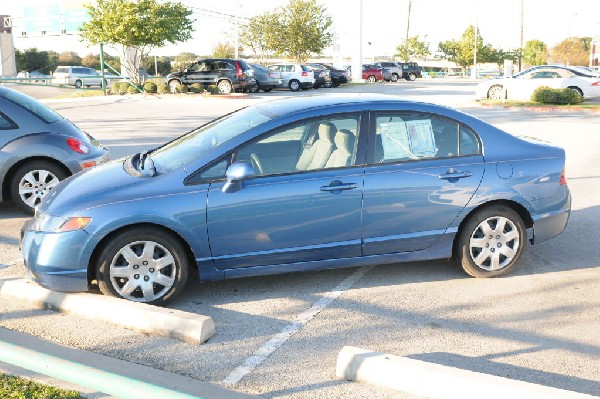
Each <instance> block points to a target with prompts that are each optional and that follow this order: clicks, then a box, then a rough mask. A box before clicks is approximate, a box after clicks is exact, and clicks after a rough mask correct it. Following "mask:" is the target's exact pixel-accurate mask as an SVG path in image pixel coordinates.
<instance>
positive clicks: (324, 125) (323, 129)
mask: <svg viewBox="0 0 600 399" xmlns="http://www.w3.org/2000/svg"><path fill="white" fill-rule="evenodd" d="M336 130H337V129H336V127H335V125H334V124H333V123H330V122H321V123H319V131H318V132H319V140H325V141H328V142H330V143H331V142H333V135H334V134H335V132H336Z"/></svg>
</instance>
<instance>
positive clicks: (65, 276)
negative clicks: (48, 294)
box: [21, 219, 89, 292]
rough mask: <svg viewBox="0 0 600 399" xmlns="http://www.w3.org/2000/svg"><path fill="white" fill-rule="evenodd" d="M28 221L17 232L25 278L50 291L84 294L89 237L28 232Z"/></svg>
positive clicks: (69, 233) (75, 234) (84, 233)
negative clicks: (25, 270) (86, 248)
mask: <svg viewBox="0 0 600 399" xmlns="http://www.w3.org/2000/svg"><path fill="white" fill-rule="evenodd" d="M33 221H34V219H31V220H30V221H28V222H27V223H25V225H24V226H23V228H22V229H21V253H22V255H23V260H24V262H25V267H26V269H27V275H28V277H30V278H31V279H32V280H33V281H35V282H37V283H38V284H40V285H41V286H43V287H45V288H48V289H50V290H53V291H62V292H82V291H87V290H88V279H87V265H88V260H89V256H87V260H86V261H84V258H86V252H87V251H85V244H86V243H87V242H88V240H89V235H88V233H86V232H85V231H84V230H76V231H70V232H66V233H54V232H42V231H34V230H31V229H30V226H31V224H32V223H33Z"/></svg>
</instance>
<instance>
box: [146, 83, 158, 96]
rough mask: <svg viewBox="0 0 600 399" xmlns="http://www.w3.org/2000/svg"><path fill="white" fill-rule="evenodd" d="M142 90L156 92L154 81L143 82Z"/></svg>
mask: <svg viewBox="0 0 600 399" xmlns="http://www.w3.org/2000/svg"><path fill="white" fill-rule="evenodd" d="M144 91H145V92H146V93H156V83H154V82H146V83H144Z"/></svg>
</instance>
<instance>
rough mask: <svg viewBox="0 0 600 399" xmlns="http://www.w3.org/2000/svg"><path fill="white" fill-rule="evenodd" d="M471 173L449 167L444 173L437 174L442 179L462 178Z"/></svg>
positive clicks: (471, 174) (469, 175)
mask: <svg viewBox="0 0 600 399" xmlns="http://www.w3.org/2000/svg"><path fill="white" fill-rule="evenodd" d="M471 176H473V173H471V172H469V171H468V170H467V171H463V170H456V169H450V170H448V171H447V172H446V173H444V174H442V175H439V176H438V177H439V178H440V179H443V180H458V179H464V178H465V177H471Z"/></svg>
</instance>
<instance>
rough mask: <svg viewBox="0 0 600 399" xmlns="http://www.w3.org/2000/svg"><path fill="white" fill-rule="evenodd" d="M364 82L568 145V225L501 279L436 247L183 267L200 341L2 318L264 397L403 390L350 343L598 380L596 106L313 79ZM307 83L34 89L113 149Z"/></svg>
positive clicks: (9, 313)
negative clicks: (69, 93) (278, 266)
mask: <svg viewBox="0 0 600 399" xmlns="http://www.w3.org/2000/svg"><path fill="white" fill-rule="evenodd" d="M371 90H375V91H378V92H385V93H391V94H398V95H401V96H403V97H404V98H407V99H419V100H421V101H429V102H439V103H442V104H445V105H453V106H457V107H459V108H463V109H464V110H465V111H466V112H468V113H471V114H473V115H475V116H478V117H480V118H482V119H484V120H486V121H489V122H491V123H493V124H495V125H497V126H498V127H500V128H503V129H505V130H508V131H510V132H512V133H515V134H525V135H528V136H534V137H538V138H541V139H543V140H546V141H548V142H550V143H553V144H557V145H561V146H563V147H565V149H566V151H567V179H568V182H569V187H570V188H571V191H572V194H573V204H572V210H573V211H572V214H571V218H570V221H569V225H568V227H567V230H566V231H565V232H564V233H563V234H562V235H560V236H559V237H556V238H554V239H551V240H549V241H546V242H544V243H541V244H539V245H535V246H528V248H527V250H526V252H525V254H524V256H523V258H522V260H521V264H520V265H519V267H518V268H517V269H516V270H515V272H514V273H513V274H512V275H509V276H507V277H504V278H499V279H473V278H469V277H467V276H466V275H465V274H464V273H463V272H462V271H460V270H459V269H458V268H457V267H456V266H455V265H454V264H453V263H452V262H449V261H443V260H442V261H430V262H415V263H406V264H398V265H386V266H378V267H373V268H368V269H343V270H330V271H320V272H310V273H298V274H288V275H279V276H268V277H254V278H245V279H239V280H229V281H220V282H211V283H203V284H199V283H197V282H192V283H191V284H190V285H189V286H188V289H187V291H186V292H185V293H184V295H182V297H181V298H179V299H178V300H177V301H176V302H174V303H172V304H171V305H170V306H171V307H173V308H176V309H181V310H185V311H189V312H196V313H198V314H204V315H207V316H210V317H212V318H213V319H214V321H215V323H216V328H217V334H216V335H215V336H214V337H213V338H211V339H210V340H209V341H208V342H207V343H206V344H204V345H201V346H194V345H190V344H185V343H182V342H179V341H175V340H172V339H168V338H161V337H151V336H147V335H144V334H140V333H136V332H133V331H129V330H125V329H119V328H115V327H113V326H110V325H105V324H103V323H101V322H94V321H88V320H83V319H81V318H78V317H76V316H71V315H60V314H56V313H54V312H52V311H46V310H36V309H32V308H29V307H28V306H27V305H24V304H21V303H8V302H7V301H3V300H0V312H1V313H0V326H4V327H7V328H10V329H14V330H17V331H21V332H25V333H28V334H32V335H35V336H38V337H43V338H45V339H48V340H50V341H52V342H56V343H60V344H64V345H67V346H71V347H74V348H80V349H85V350H89V351H92V352H96V353H99V354H103V355H107V356H111V357H114V358H117V359H123V360H127V361H130V362H134V363H138V364H142V365H146V366H149V367H155V368H158V369H161V370H164V371H168V372H173V373H177V374H182V375H185V376H190V377H193V378H196V379H199V380H202V381H208V382H213V383H217V384H220V385H222V386H227V387H231V388H234V389H237V390H240V391H243V392H247V393H254V394H259V395H261V396H264V397H266V398H286V399H287V398H289V399H291V398H294V399H296V398H311V399H312V398H344V399H353V398H357V399H358V398H365V397H370V398H389V397H395V398H413V397H414V396H411V395H403V394H401V393H397V392H392V391H389V390H386V389H383V388H378V387H372V386H368V385H364V384H358V383H353V382H346V381H341V380H339V379H337V378H336V377H335V364H336V357H337V355H338V353H339V351H340V349H341V348H342V347H343V346H346V345H351V346H357V347H362V348H366V349H369V350H374V351H378V352H385V353H390V354H394V355H397V356H407V357H411V358H414V359H418V360H425V361H431V362H435V363H438V364H442V365H447V366H452V367H458V368H462V369H466V370H473V371H478V372H483V373H489V374H492V375H497V376H502V377H507V378H512V379H518V380H522V381H527V382H532V383H536V384H542V385H547V386H551V387H555V388H561V389H567V390H572V391H576V392H581V393H587V394H592V395H599V394H600V377H599V373H598V370H599V368H598V365H599V364H600V284H599V283H600V272H599V270H600V268H599V266H600V246H599V245H598V244H597V237H596V234H597V231H598V228H599V227H600V163H599V162H598V159H599V158H598V152H597V149H598V148H600V135H598V132H599V131H600V130H599V128H600V114H597V113H595V114H592V113H586V112H575V113H569V112H547V113H532V112H526V111H523V110H502V109H488V108H478V107H476V106H475V105H474V103H473V102H472V90H473V83H472V82H464V81H424V80H422V81H417V82H399V83H396V84H376V85H360V86H357V85H352V86H348V87H345V88H341V89H320V90H319V91H318V92H319V93H325V92H328V93H329V92H333V93H335V92H351V91H357V92H364V91H371ZM311 92H312V91H310V92H300V93H289V92H288V91H278V92H273V93H270V94H268V95H266V94H265V95H259V96H248V97H242V98H238V99H224V98H218V99H215V98H205V97H201V96H179V97H174V96H162V97H158V96H148V97H142V96H134V97H118V98H116V99H115V98H114V97H108V98H94V99H81V100H75V101H71V100H69V101H65V100H59V101H58V100H57V101H53V100H47V101H46V102H47V104H49V105H50V106H51V107H52V108H54V109H56V110H57V111H58V112H59V113H61V114H62V115H64V116H65V117H67V118H69V119H71V120H72V121H73V122H75V123H76V124H77V125H78V126H80V127H81V128H83V129H84V130H86V131H87V132H88V133H90V134H92V135H93V136H95V137H96V138H97V139H99V140H100V141H102V142H103V143H104V144H106V145H108V146H109V147H110V148H111V151H112V154H113V158H117V157H121V156H125V155H127V154H130V153H133V152H136V151H141V150H143V149H146V148H150V147H153V146H156V145H158V144H160V143H163V142H165V141H167V140H169V139H171V138H174V137H176V136H178V135H179V134H181V133H183V132H186V131H188V130H190V129H192V128H193V127H195V126H198V125H199V124H201V123H203V122H205V121H208V120H210V119H212V118H213V117H215V116H218V115H222V114H224V113H226V112H229V111H231V110H233V109H237V108H240V107H242V106H245V105H247V104H252V103H255V102H258V101H264V100H266V99H269V98H274V97H282V96H288V95H309V94H312V93H311ZM26 219H27V217H26V216H25V215H24V214H22V213H20V212H19V211H18V210H16V208H14V207H13V206H12V205H10V204H0V263H1V264H4V265H10V266H8V267H5V268H3V269H0V278H7V277H8V276H12V275H22V273H23V267H22V264H21V262H20V254H19V252H18V248H17V247H18V229H19V228H20V226H21V225H22V223H23V222H24V221H25V220H26ZM0 267H2V266H0ZM348 281H349V283H348V284H349V285H348V284H346V285H344V282H348ZM340 286H342V288H344V289H343V290H341V291H340V290H339V287H340ZM334 294H335V295H337V296H335V295H334ZM332 295H334V296H335V297H334V299H333V300H332V301H330V302H328V303H326V306H324V307H320V308H319V306H317V308H318V309H317V310H318V311H317V312H314V311H313V310H314V309H315V306H314V305H315V304H317V305H318V304H323V303H324V302H323V298H328V297H331V296H332ZM290 326H293V328H296V327H297V328H296V329H295V331H294V333H293V334H291V335H289V336H287V338H286V339H285V340H283V342H281V340H279V341H278V340H277V337H280V336H281V333H282V332H286V331H289V329H290ZM273 344H274V345H273ZM265 347H268V348H269V349H270V353H268V352H269V351H267V353H268V356H263V357H262V358H261V359H260V362H259V363H258V364H255V365H254V366H253V368H251V370H250V371H248V372H247V373H246V374H244V375H243V377H242V378H241V379H240V380H239V381H238V382H235V383H233V384H231V383H230V381H232V379H231V378H230V377H231V376H232V374H234V373H235V372H236V370H239V369H240V367H242V368H243V367H244V365H247V364H248V361H249V359H253V358H254V357H253V356H255V355H256V354H257V353H258V352H259V350H263V349H265ZM260 353H263V352H260ZM233 380H235V379H233Z"/></svg>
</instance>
